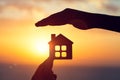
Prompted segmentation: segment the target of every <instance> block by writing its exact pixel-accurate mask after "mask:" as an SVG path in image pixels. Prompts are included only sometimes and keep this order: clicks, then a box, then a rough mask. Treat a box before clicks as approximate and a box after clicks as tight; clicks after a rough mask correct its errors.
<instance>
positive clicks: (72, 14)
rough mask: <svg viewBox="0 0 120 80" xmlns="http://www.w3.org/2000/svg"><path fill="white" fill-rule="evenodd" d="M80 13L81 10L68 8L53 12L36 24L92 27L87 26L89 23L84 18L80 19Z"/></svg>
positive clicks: (81, 27) (41, 25)
mask: <svg viewBox="0 0 120 80" xmlns="http://www.w3.org/2000/svg"><path fill="white" fill-rule="evenodd" d="M79 15H80V14H79V11H77V10H73V9H68V8H67V9H65V10H63V11H61V12H58V13H55V14H52V15H50V16H49V17H47V18H45V19H43V20H41V21H38V22H37V23H36V24H35V25H36V26H37V27H39V26H40V27H43V26H47V25H51V26H56V25H65V24H72V25H73V26H74V27H76V28H80V29H89V28H90V27H87V24H86V23H85V22H84V21H83V20H82V19H79V17H78V16H79Z"/></svg>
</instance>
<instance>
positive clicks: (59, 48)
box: [55, 45, 67, 58]
mask: <svg viewBox="0 0 120 80" xmlns="http://www.w3.org/2000/svg"><path fill="white" fill-rule="evenodd" d="M66 51H67V46H66V45H56V46H55V57H57V58H59V57H67V52H66Z"/></svg>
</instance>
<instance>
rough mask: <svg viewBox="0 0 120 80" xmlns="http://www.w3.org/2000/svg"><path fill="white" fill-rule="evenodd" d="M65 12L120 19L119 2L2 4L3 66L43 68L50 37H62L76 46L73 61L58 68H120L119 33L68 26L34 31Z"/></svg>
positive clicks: (3, 0)
mask: <svg viewBox="0 0 120 80" xmlns="http://www.w3.org/2000/svg"><path fill="white" fill-rule="evenodd" d="M65 8H72V9H77V10H82V11H87V12H91V13H102V14H109V15H115V16H120V0H0V63H13V64H40V63H41V62H43V61H44V60H45V59H46V58H47V57H48V54H49V47H48V42H49V41H50V39H51V34H56V35H58V34H60V33H61V34H63V35H65V36H66V37H67V38H69V39H71V41H73V42H74V44H73V59H72V60H65V61H60V60H58V61H55V64H56V65H87V66H120V33H117V32H113V31H108V30H103V29H97V28H96V29H90V30H79V29H76V28H74V27H73V26H72V25H68V24H67V25H63V26H59V27H56V26H47V27H35V25H34V24H35V23H36V22H37V21H39V20H41V19H43V18H45V17H47V16H49V15H51V14H53V13H56V12H59V11H62V10H64V9H65ZM115 27H116V26H115ZM66 62H68V64H66Z"/></svg>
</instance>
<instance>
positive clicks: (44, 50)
mask: <svg viewBox="0 0 120 80" xmlns="http://www.w3.org/2000/svg"><path fill="white" fill-rule="evenodd" d="M34 52H35V53H34V54H35V55H37V56H41V57H42V56H48V55H49V45H48V41H47V40H46V39H44V38H43V39H37V40H35V41H34Z"/></svg>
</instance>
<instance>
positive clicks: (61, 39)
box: [49, 34, 73, 44]
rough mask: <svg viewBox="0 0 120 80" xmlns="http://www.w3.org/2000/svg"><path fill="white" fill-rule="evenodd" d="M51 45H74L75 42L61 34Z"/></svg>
mask: <svg viewBox="0 0 120 80" xmlns="http://www.w3.org/2000/svg"><path fill="white" fill-rule="evenodd" d="M50 43H55V44H73V42H72V41H71V40H70V39H68V38H67V37H65V36H63V35H62V34H59V35H58V36H56V37H55V38H54V39H52V40H51V41H50V42H49V44H50Z"/></svg>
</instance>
